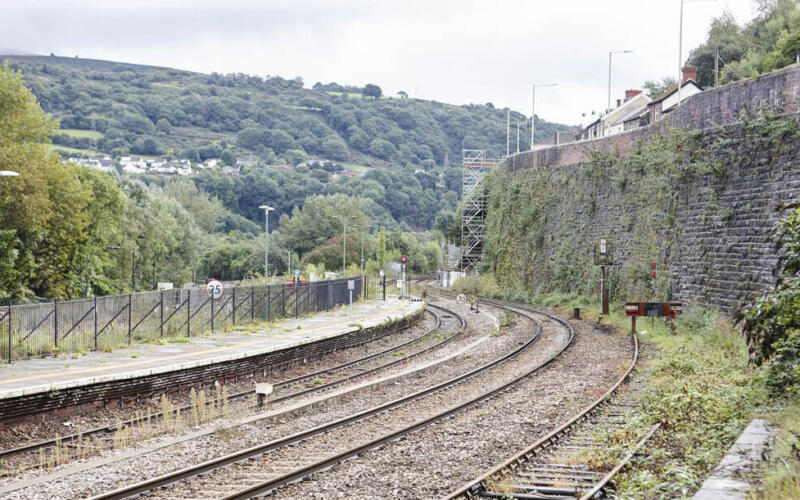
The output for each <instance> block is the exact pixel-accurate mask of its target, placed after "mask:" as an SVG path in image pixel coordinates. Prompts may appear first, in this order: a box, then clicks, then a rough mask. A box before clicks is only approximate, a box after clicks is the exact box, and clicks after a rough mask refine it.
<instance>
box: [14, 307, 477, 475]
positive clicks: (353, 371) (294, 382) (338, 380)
mask: <svg viewBox="0 0 800 500" xmlns="http://www.w3.org/2000/svg"><path fill="white" fill-rule="evenodd" d="M428 307H429V308H433V309H435V310H437V311H439V312H440V313H442V314H438V313H437V312H434V311H431V310H430V309H428V310H426V312H427V313H429V314H431V315H432V316H433V318H434V325H433V326H432V327H430V328H428V329H426V331H425V332H424V333H422V334H421V335H419V336H416V337H414V338H412V339H411V340H408V341H406V342H403V343H400V344H396V345H393V346H391V347H389V348H388V349H384V350H381V351H379V352H377V353H373V354H370V355H367V356H364V357H361V358H358V359H355V360H353V361H349V362H346V363H342V364H339V365H336V366H333V367H330V368H326V369H323V370H319V371H316V372H313V373H309V374H305V375H301V376H298V377H294V378H291V379H287V380H283V381H280V382H278V383H276V384H275V385H274V389H275V393H277V392H278V391H280V390H281V389H289V391H291V390H292V388H295V387H297V386H298V385H300V386H302V387H301V389H300V390H299V391H296V392H290V393H289V394H282V395H280V396H274V397H271V398H269V399H268V402H269V403H270V404H275V403H281V402H286V401H289V400H292V399H297V398H300V397H303V396H308V395H310V394H312V393H322V392H325V391H328V390H331V389H333V388H335V387H339V386H342V385H345V384H347V383H351V382H354V381H356V380H359V379H363V378H366V377H370V376H372V375H375V374H377V373H380V372H383V371H386V370H388V369H391V368H394V367H396V366H399V365H402V364H405V363H408V362H409V361H411V360H413V359H416V358H419V357H422V356H424V355H426V354H428V353H430V352H432V351H434V350H436V349H439V348H441V347H443V346H445V345H447V344H448V343H450V342H452V341H453V340H454V339H456V338H458V336H459V335H460V334H462V333H463V332H464V330H465V328H466V320H465V319H464V318H463V317H462V316H461V315H459V314H457V313H455V312H454V311H451V310H449V309H446V308H444V307H441V306H437V305H434V304H429V305H428ZM443 315H444V316H445V317H447V318H454V319H455V320H456V321H457V322H458V323H459V326H458V327H457V328H456V329H455V333H453V334H452V335H449V336H446V337H445V338H444V339H443V340H441V341H439V342H436V343H434V344H431V345H429V346H427V347H425V348H423V349H421V350H417V351H415V352H413V353H411V354H408V355H405V356H403V357H400V358H398V359H395V360H393V361H391V362H389V363H384V364H380V365H377V366H374V367H370V368H366V369H359V367H360V366H362V365H365V364H368V363H370V362H373V361H376V360H379V359H381V358H385V357H387V356H390V355H392V354H394V353H397V352H400V351H401V350H402V349H405V348H408V347H411V346H414V345H415V344H420V343H422V342H424V341H425V339H426V337H428V336H431V335H432V334H434V333H436V332H438V331H439V330H440V328H441V327H442V316H443ZM342 372H344V376H341V375H342ZM337 374H339V376H338V377H337V376H336V375H337ZM323 378H325V379H328V380H330V381H328V382H324V383H320V382H319V381H320V380H322V379H323ZM309 381H313V384H312V385H311V386H310V387H309V386H307V385H303V384H304V383H307V382H309ZM254 395H255V390H247V391H241V392H237V393H235V394H232V395H230V396H228V398H227V401H228V402H229V403H230V402H235V401H241V400H245V399H247V398H252V397H253V396H254ZM248 408H249V409H255V408H256V405H251V406H248ZM191 411H192V406H191V405H185V406H181V407H179V408H176V409H175V410H174V412H173V418H177V417H178V416H185V415H188V414H190V413H191ZM163 417H164V414H163V413H160V412H159V413H155V414H152V415H150V416H148V417H144V416H141V417H137V418H133V419H128V420H125V421H122V422H117V423H114V424H112V425H108V426H102V427H96V428H93V429H89V430H86V431H83V432H80V433H74V434H70V435H65V436H60V437H58V438H54V439H48V440H44V441H38V442H35V443H30V444H26V445H23V446H19V447H16V448H11V449H6V450H2V451H0V460H3V461H6V462H8V461H9V459H13V458H15V457H20V456H22V455H30V454H32V453H35V452H40V450H41V451H46V450H50V449H55V448H56V447H58V446H64V445H68V444H69V443H73V442H76V441H82V440H86V439H90V438H92V437H100V438H102V437H106V438H108V440H109V445H111V444H113V442H112V441H113V440H111V438H110V437H111V436H112V435H113V434H114V433H116V432H117V431H118V430H119V429H121V428H125V427H133V426H135V425H137V424H141V423H143V422H145V421H147V422H152V421H158V420H160V419H162V418H163ZM33 458H34V459H35V460H34V461H33V462H32V463H34V462H35V465H33V466H36V465H38V456H35V457H33ZM28 468H30V467H24V466H23V467H22V468H20V467H19V465H17V467H16V468H15V471H19V470H26V469H28Z"/></svg>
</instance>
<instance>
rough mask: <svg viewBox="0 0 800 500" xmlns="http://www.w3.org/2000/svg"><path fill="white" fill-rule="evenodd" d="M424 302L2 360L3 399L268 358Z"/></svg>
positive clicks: (361, 305) (377, 304)
mask: <svg viewBox="0 0 800 500" xmlns="http://www.w3.org/2000/svg"><path fill="white" fill-rule="evenodd" d="M423 308H424V303H423V302H419V301H405V300H402V301H401V300H389V301H381V300H368V301H361V302H357V303H355V304H353V305H350V306H345V307H341V308H338V309H335V310H332V311H327V312H324V313H319V314H315V315H313V316H308V317H301V318H299V319H284V320H279V321H277V322H274V323H271V324H270V325H268V326H265V327H262V329H261V330H258V329H256V328H254V327H243V328H242V329H241V330H232V331H228V332H224V333H214V334H210V335H204V336H199V337H191V338H185V337H184V338H177V339H167V340H165V342H164V343H156V344H137V345H135V346H133V347H130V348H124V349H117V350H114V351H113V352H90V353H87V354H84V355H75V354H73V355H63V356H60V357H53V358H41V359H29V360H23V361H15V362H14V363H13V364H4V365H0V402H2V401H3V400H6V401H8V400H10V399H17V398H20V397H25V396H30V395H35V394H42V393H47V394H55V393H59V392H62V391H65V390H73V389H75V388H80V387H82V386H93V385H98V384H100V385H107V384H113V383H115V382H122V381H125V380H129V379H142V378H152V377H153V376H159V375H165V374H168V373H169V372H187V371H189V372H192V371H198V370H203V369H204V367H209V366H217V365H220V364H226V363H227V362H233V361H236V360H245V359H248V358H264V357H265V355H266V356H270V355H274V354H275V353H276V351H282V350H287V351H289V350H292V349H294V348H298V347H300V348H301V349H302V347H303V346H304V344H314V343H317V344H320V343H323V342H324V341H326V339H332V338H334V337H340V336H346V335H348V334H353V332H360V331H369V330H370V329H374V328H375V327H378V326H380V325H386V324H388V323H389V322H391V321H398V320H403V319H408V318H411V317H413V316H415V315H418V314H419V313H421V311H422V309H423ZM295 350H297V351H298V352H299V351H300V349H295ZM273 357H274V356H273ZM0 418H2V412H0Z"/></svg>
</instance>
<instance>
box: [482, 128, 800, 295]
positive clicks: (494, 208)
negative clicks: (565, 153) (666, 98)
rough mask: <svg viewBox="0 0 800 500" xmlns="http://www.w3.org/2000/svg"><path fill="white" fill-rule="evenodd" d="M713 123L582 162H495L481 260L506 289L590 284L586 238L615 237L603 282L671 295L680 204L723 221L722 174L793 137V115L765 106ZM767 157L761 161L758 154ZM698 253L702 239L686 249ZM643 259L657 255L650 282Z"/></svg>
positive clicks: (593, 280) (667, 132) (780, 149)
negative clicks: (695, 203)
mask: <svg viewBox="0 0 800 500" xmlns="http://www.w3.org/2000/svg"><path fill="white" fill-rule="evenodd" d="M740 119H741V122H740V123H739V124H736V125H732V126H726V127H723V128H720V129H716V130H712V131H706V132H702V131H698V130H690V129H677V128H669V127H665V128H663V129H661V130H660V131H659V133H653V134H652V135H651V136H650V137H649V138H647V139H646V140H640V141H638V142H637V143H636V144H634V146H633V147H632V148H631V151H630V152H628V153H627V154H624V155H619V154H617V153H616V152H615V151H613V150H608V149H601V148H596V149H591V150H588V151H587V156H588V157H589V158H590V160H589V161H586V162H583V163H578V164H573V165H568V166H550V167H538V168H529V169H522V170H518V171H516V172H513V173H510V172H508V171H505V170H500V171H497V172H495V173H493V174H492V175H490V176H488V177H487V178H486V180H485V184H484V189H485V190H486V192H487V194H488V200H489V202H488V219H487V239H486V243H485V253H484V262H483V263H482V267H483V269H485V270H491V271H493V272H494V274H495V278H496V279H497V281H498V283H499V284H500V285H501V286H502V287H504V288H506V289H508V290H515V289H518V290H524V291H527V292H535V293H544V292H554V291H558V292H577V293H592V292H593V291H594V290H596V289H597V288H598V287H599V275H600V273H599V269H598V267H597V266H595V265H594V264H593V247H594V245H595V244H596V241H597V239H598V238H599V237H606V238H609V239H610V240H611V242H612V244H613V250H614V256H613V257H614V260H615V264H616V265H615V266H613V268H612V269H611V273H610V276H609V279H610V282H609V289H610V292H611V294H612V297H615V298H617V299H626V298H637V299H643V298H644V299H647V300H666V299H668V298H671V296H672V294H673V290H672V289H671V286H672V283H673V282H674V280H673V273H674V272H675V265H674V263H673V261H674V260H675V252H676V243H677V242H678V241H680V236H681V232H682V231H683V228H682V227H681V222H680V221H679V217H680V215H681V213H680V208H681V207H682V206H684V207H685V206H686V204H687V203H688V202H689V198H690V197H691V199H692V200H697V199H701V200H703V203H702V204H701V206H702V208H701V210H702V214H701V217H702V218H704V220H708V221H711V222H713V225H714V227H724V225H725V224H726V222H727V221H728V220H730V219H731V218H732V217H733V216H734V215H735V214H734V207H733V206H729V205H725V204H723V203H720V202H719V201H718V200H719V194H718V192H717V191H718V190H725V189H726V188H727V182H728V180H729V179H730V176H731V175H733V173H734V172H736V171H738V170H737V169H740V168H747V165H749V164H752V163H753V162H754V161H772V159H774V158H775V157H777V156H780V155H781V154H784V153H786V151H785V148H786V147H787V146H786V145H787V144H791V141H792V140H793V139H796V138H797V136H798V132H797V123H796V122H795V121H794V120H790V119H786V118H784V117H776V116H770V115H768V114H766V113H761V112H758V113H753V114H751V115H742V116H741V117H740ZM762 158H767V160H761V159H762ZM691 251H692V252H699V255H700V256H701V257H702V255H703V252H704V251H705V250H704V249H703V248H694V249H691ZM650 262H657V263H658V268H657V279H656V281H655V283H654V282H653V278H652V276H651V273H650V266H649V263H650Z"/></svg>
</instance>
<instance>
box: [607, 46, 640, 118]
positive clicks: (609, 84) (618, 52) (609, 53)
mask: <svg viewBox="0 0 800 500" xmlns="http://www.w3.org/2000/svg"><path fill="white" fill-rule="evenodd" d="M632 52H633V51H632V50H612V51H609V52H608V104H607V105H606V109H607V110H610V109H611V55H612V54H630V53H632Z"/></svg>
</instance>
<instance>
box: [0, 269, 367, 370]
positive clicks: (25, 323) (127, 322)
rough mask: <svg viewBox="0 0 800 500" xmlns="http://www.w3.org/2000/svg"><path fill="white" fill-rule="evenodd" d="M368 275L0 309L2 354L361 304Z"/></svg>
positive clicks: (31, 353)
mask: <svg viewBox="0 0 800 500" xmlns="http://www.w3.org/2000/svg"><path fill="white" fill-rule="evenodd" d="M365 281H366V277H363V276H358V277H353V278H350V279H339V280H331V281H317V282H313V283H304V282H299V283H297V284H295V283H286V284H280V285H269V286H268V287H266V286H245V287H243V286H239V287H230V288H226V289H225V292H224V294H223V296H222V297H221V298H219V299H217V300H211V298H210V297H209V296H208V294H207V293H206V291H205V288H184V289H173V290H162V291H155V292H139V293H131V294H126V295H109V296H105V297H92V298H88V299H77V300H54V301H47V302H37V303H32V304H17V305H7V306H2V307H0V353H2V356H3V357H5V358H6V360H7V361H8V362H9V363H11V362H12V361H13V360H15V359H24V358H31V357H37V356H45V355H55V354H62V353H83V352H88V351H92V350H94V351H110V350H113V349H114V348H115V347H121V346H129V345H133V344H134V343H136V342H152V341H158V340H159V339H166V340H168V339H171V338H176V337H192V336H195V335H199V334H202V333H205V332H216V331H220V330H222V329H224V328H226V327H233V326H236V325H247V324H252V323H256V322H262V321H272V320H274V319H280V318H287V317H299V316H301V315H305V314H310V313H315V312H319V311H327V310H329V309H331V308H333V307H336V306H340V305H343V304H348V303H349V302H350V300H351V294H352V301H353V302H355V301H357V300H359V299H361V298H366V297H364V296H362V295H365V294H366V291H367V288H366V287H365V286H364V285H365Z"/></svg>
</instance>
